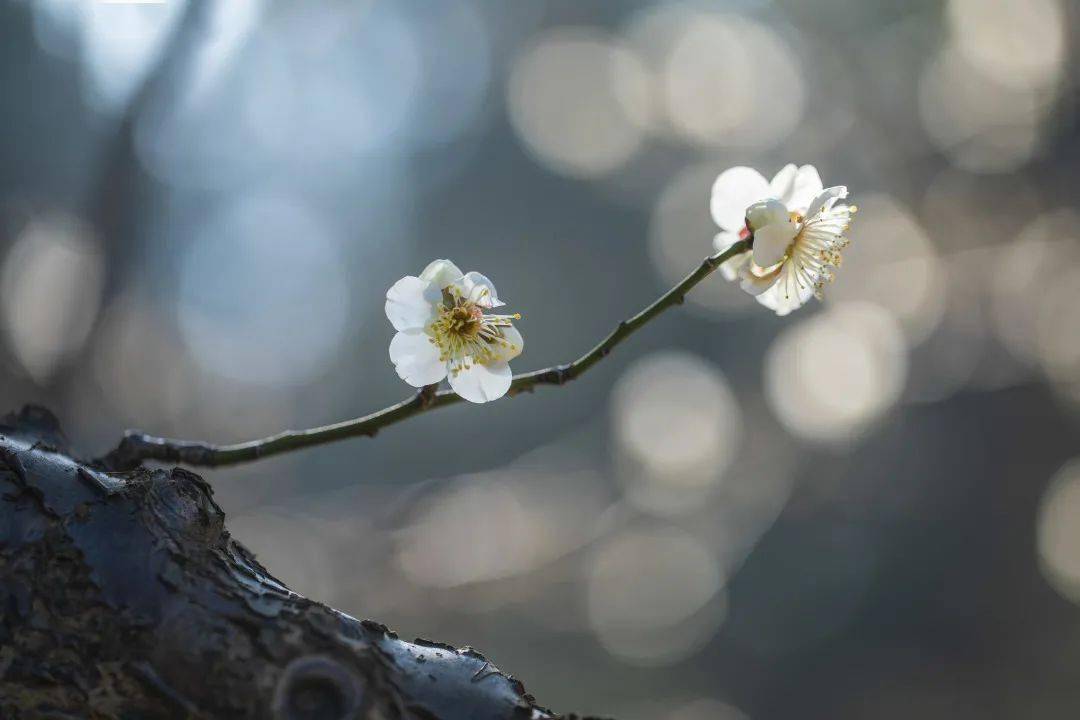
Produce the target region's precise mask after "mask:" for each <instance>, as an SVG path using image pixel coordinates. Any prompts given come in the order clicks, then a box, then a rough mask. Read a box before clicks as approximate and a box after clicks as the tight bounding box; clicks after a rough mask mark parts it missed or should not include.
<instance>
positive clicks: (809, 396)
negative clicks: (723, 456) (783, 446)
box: [765, 303, 907, 443]
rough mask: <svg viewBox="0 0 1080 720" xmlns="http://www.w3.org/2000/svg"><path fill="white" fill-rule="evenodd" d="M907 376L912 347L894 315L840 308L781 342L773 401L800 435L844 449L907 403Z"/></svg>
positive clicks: (871, 308)
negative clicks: (898, 405)
mask: <svg viewBox="0 0 1080 720" xmlns="http://www.w3.org/2000/svg"><path fill="white" fill-rule="evenodd" d="M906 376H907V346H906V344H905V342H904V336H903V332H902V331H901V329H900V327H899V325H898V323H897V322H896V320H894V319H893V317H892V315H890V314H889V313H888V312H887V311H885V310H883V309H882V308H880V307H878V306H876V305H872V304H869V303H845V304H837V305H835V306H833V307H831V308H829V309H828V310H827V311H826V312H823V313H819V314H817V315H814V316H813V317H811V318H809V319H807V320H804V321H803V322H801V323H799V324H798V325H795V326H793V327H789V328H787V329H786V330H785V331H784V332H783V333H782V334H781V335H780V336H779V337H778V338H777V339H776V341H775V342H774V343H773V345H772V346H771V347H770V348H769V353H768V356H767V358H766V361H765V391H766V392H765V394H766V398H767V400H768V402H769V406H770V407H771V408H772V410H773V412H774V413H775V414H776V416H777V418H779V420H780V422H781V423H783V425H784V426H785V427H786V428H787V429H788V430H789V431H790V432H792V433H793V434H795V435H796V436H798V437H801V438H804V439H806V440H811V441H814V442H825V443H840V442H845V441H849V440H852V439H854V438H856V437H858V436H859V435H860V434H861V433H862V432H863V431H865V429H866V428H867V427H868V426H869V425H870V424H871V423H873V422H874V421H875V420H877V419H878V418H880V417H881V416H882V415H884V414H885V412H886V411H887V410H889V409H890V408H891V407H892V406H893V405H894V404H895V403H896V402H897V400H899V398H900V394H901V392H902V391H903V388H904V382H905V380H906Z"/></svg>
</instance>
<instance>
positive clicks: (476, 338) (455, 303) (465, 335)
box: [428, 287, 521, 373]
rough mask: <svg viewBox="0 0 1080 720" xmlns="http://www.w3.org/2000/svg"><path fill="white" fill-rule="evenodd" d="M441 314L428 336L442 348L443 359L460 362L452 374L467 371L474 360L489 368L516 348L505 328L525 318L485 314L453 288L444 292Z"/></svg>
mask: <svg viewBox="0 0 1080 720" xmlns="http://www.w3.org/2000/svg"><path fill="white" fill-rule="evenodd" d="M438 311H439V316H438V317H437V318H435V320H434V321H432V323H431V325H430V326H428V334H429V335H430V336H431V342H432V343H434V344H435V345H436V347H438V348H439V360H441V361H443V362H458V363H460V366H459V367H457V368H455V369H454V370H453V371H452V372H455V373H457V372H460V371H461V370H463V369H467V366H468V365H467V364H468V362H469V361H470V360H471V361H472V362H476V363H479V364H481V365H486V364H488V363H491V362H494V361H496V360H497V359H498V358H499V357H500V356H501V355H503V354H504V353H505V351H506V350H508V349H514V348H513V346H512V344H511V343H510V341H509V340H507V339H506V338H505V337H504V335H503V331H502V328H504V327H509V326H510V324H511V321H512V320H518V319H520V318H521V315H517V314H515V315H485V314H484V309H483V308H482V307H480V305H478V304H477V303H476V302H474V301H472V300H469V299H467V298H465V297H464V296H462V294H461V292H460V291H459V290H457V288H453V287H451V288H448V289H446V290H444V291H443V301H442V303H440V304H439V306H438Z"/></svg>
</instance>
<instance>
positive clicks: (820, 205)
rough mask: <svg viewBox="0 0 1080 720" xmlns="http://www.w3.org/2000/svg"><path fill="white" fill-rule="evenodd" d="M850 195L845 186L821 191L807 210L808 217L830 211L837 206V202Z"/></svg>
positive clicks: (835, 186) (836, 186)
mask: <svg viewBox="0 0 1080 720" xmlns="http://www.w3.org/2000/svg"><path fill="white" fill-rule="evenodd" d="M847 195H848V191H847V187H845V186H844V185H834V186H833V187H831V188H827V189H825V190H823V191H821V193H820V194H818V195H817V197H815V198H814V199H813V200H811V201H810V204H809V206H808V208H807V210H806V217H807V218H812V217H814V216H815V215H817V214H818V213H819V212H821V211H822V210H829V209H831V208H832V206H833V205H835V204H836V201H837V200H842V199H843V198H846V197H847Z"/></svg>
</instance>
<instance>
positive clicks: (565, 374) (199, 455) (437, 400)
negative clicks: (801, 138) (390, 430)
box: [100, 240, 749, 469]
mask: <svg viewBox="0 0 1080 720" xmlns="http://www.w3.org/2000/svg"><path fill="white" fill-rule="evenodd" d="M748 247H749V242H748V241H746V240H742V241H739V242H737V243H735V244H734V245H732V246H731V247H729V248H728V249H727V250H725V251H723V252H720V253H717V254H715V255H710V256H709V257H707V258H705V260H703V261H702V263H701V265H700V266H699V267H698V268H697V269H696V270H694V272H692V273H690V274H689V275H687V276H686V277H685V278H684V279H683V281H682V282H680V283H679V284H678V285H676V286H675V287H673V288H671V289H670V290H668V291H667V292H666V293H664V294H663V295H661V296H660V297H659V298H658V299H657V300H656V301H655V302H654V303H652V304H651V305H649V306H648V307H646V308H645V309H644V310H642V311H641V312H639V313H638V314H637V315H634V316H633V317H631V318H629V319H628V320H623V321H622V322H620V323H619V324H618V325H617V326H616V327H615V329H614V330H612V331H611V333H610V334H609V335H608V336H607V337H605V338H604V339H603V340H601V341H600V342H599V343H598V344H597V345H596V347H594V348H593V349H592V350H590V351H589V352H587V353H585V354H584V355H582V356H581V357H580V358H578V359H577V360H575V361H574V362H572V363H568V364H565V365H556V366H554V367H549V368H544V369H542V370H534V371H532V372H528V373H523V374H521V375H515V376H514V379H513V381H512V382H511V384H510V390H509V392H508V393H507V394H509V395H517V394H519V393H523V392H531V391H532V390H533V389H534V388H536V387H537V386H538V385H564V384H566V383H568V382H570V381H571V380H573V379H575V378H577V377H579V376H580V375H581V374H582V373H584V372H585V371H586V370H588V369H589V368H591V367H592V366H593V365H595V364H596V363H598V362H600V360H601V359H603V358H605V357H607V355H608V354H609V353H610V352H611V351H612V349H614V347H615V346H616V345H618V344H619V343H621V342H622V341H623V340H625V339H626V338H627V337H629V336H630V335H631V334H632V333H633V332H634V331H636V330H637V329H638V328H640V327H642V326H643V325H645V324H646V323H647V322H649V321H650V320H652V319H653V318H655V317H656V316H657V315H659V314H660V313H662V312H664V310H667V309H668V308H669V307H671V306H672V305H680V304H682V302H683V300H684V299H685V296H686V293H688V292H689V291H690V290H691V289H692V288H693V287H694V286H695V285H697V284H698V283H699V282H701V281H702V280H704V279H705V278H706V277H708V276H709V275H711V274H712V273H713V272H714V271H715V270H716V268H718V267H719V266H720V264H721V263H723V262H724V261H725V260H728V259H729V258H731V257H733V256H734V255H737V254H738V253H740V252H743V251H745V250H746V249H748ZM460 401H461V396H459V395H458V394H457V393H455V392H454V391H452V390H437V388H436V386H435V385H428V386H427V387H424V388H422V389H421V390H419V391H418V392H417V393H416V394H415V395H413V396H412V397H410V398H408V399H406V400H402V401H401V402H399V403H397V404H395V405H391V406H390V407H388V408H383V409H382V410H379V411H378V412H374V413H371V414H370V415H365V416H364V417H359V418H354V419H351V420H344V421H342V422H339V423H334V424H332V425H324V426H322V427H316V428H311V429H309V430H286V431H285V432H282V433H279V434H277V435H272V436H270V437H267V438H262V439H259V440H251V441H249V442H243V443H238V444H236V445H211V444H209V443H205V442H192V441H188V440H169V439H167V438H159V437H154V436H152V435H146V434H144V433H140V432H135V431H129V432H128V433H127V434H126V435H125V436H124V439H123V440H122V441H121V442H120V445H119V446H117V447H116V449H114V450H113V451H112V452H110V453H109V454H108V455H106V456H105V457H104V458H102V459H101V461H100V462H101V464H102V465H104V466H106V467H108V468H111V469H122V468H130V467H134V466H136V465H138V464H139V463H140V462H141V461H143V460H158V461H161V462H172V463H183V464H185V465H197V466H207V467H214V466H220V465H234V464H236V463H242V462H248V461H251V460H258V459H259V458H264V457H269V456H270V455H278V454H281V453H286V452H290V451H292V450H298V449H300V448H305V447H311V446H312V445H322V444H324V443H329V442H334V441H335V440H344V439H345V438H351V437H359V436H367V437H374V436H375V434H376V433H377V432H379V430H382V429H383V428H385V427H388V426H390V425H393V424H394V423H397V422H400V421H402V420H405V419H406V418H410V417H412V416H413V415H419V414H420V413H423V412H426V411H428V410H433V409H435V408H439V407H444V406H446V405H453V404H455V403H457V402H460Z"/></svg>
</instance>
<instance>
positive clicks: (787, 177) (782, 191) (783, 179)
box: [769, 163, 799, 205]
mask: <svg viewBox="0 0 1080 720" xmlns="http://www.w3.org/2000/svg"><path fill="white" fill-rule="evenodd" d="M798 172H799V166H798V165H796V164H795V163H788V164H787V165H785V166H784V167H782V168H780V172H778V173H776V174H775V175H773V179H772V180H770V181H769V194H770V195H772V196H773V197H774V198H778V199H779V200H780V201H781V202H783V203H784V204H785V205H787V201H788V198H790V197H791V191H792V189H793V188H794V187H795V175H797V174H798Z"/></svg>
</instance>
